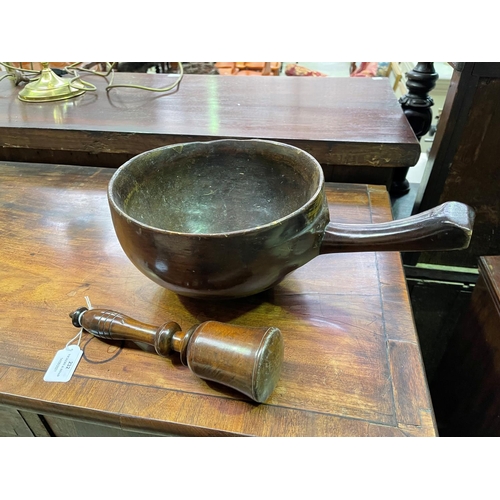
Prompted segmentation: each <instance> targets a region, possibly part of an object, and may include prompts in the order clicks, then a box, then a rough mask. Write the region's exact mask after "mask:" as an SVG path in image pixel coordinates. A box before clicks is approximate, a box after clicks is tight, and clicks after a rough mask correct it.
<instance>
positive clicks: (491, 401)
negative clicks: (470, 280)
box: [431, 256, 500, 436]
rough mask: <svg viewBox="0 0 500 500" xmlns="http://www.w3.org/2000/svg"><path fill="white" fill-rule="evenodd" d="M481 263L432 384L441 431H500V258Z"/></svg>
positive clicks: (450, 433)
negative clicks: (475, 280) (477, 278)
mask: <svg viewBox="0 0 500 500" xmlns="http://www.w3.org/2000/svg"><path fill="white" fill-rule="evenodd" d="M479 262H480V264H479V271H480V276H479V280H478V282H477V285H476V287H475V289H474V292H473V293H472V297H471V300H470V303H469V305H468V308H467V310H466V312H465V315H464V317H463V318H462V321H461V322H460V323H459V325H457V328H456V330H455V332H454V335H453V337H452V338H451V339H450V341H449V344H448V349H447V351H446V353H445V355H444V357H443V360H442V362H441V365H440V366H439V369H438V372H437V374H436V377H435V379H434V381H433V382H432V385H431V392H432V396H433V401H434V407H435V410H436V418H437V421H438V426H439V430H440V434H441V435H443V436H500V257H499V256H495V257H483V258H481V259H480V261H479Z"/></svg>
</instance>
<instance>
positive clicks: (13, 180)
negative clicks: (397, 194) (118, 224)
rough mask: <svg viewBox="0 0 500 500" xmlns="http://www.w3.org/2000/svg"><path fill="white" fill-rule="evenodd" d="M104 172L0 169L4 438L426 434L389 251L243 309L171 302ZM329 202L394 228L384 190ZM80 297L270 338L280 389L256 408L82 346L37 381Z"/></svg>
mask: <svg viewBox="0 0 500 500" xmlns="http://www.w3.org/2000/svg"><path fill="white" fill-rule="evenodd" d="M231 80H240V79H233V78H231ZM241 80H246V79H241ZM262 80H266V81H268V80H272V79H262ZM113 173H114V169H112V168H96V167H83V166H64V165H50V164H34V163H5V162H3V163H1V164H0V177H1V179H2V190H1V191H0V234H1V235H2V245H0V262H1V264H0V279H1V282H2V287H1V288H0V302H1V303H2V306H3V307H2V314H1V315H0V331H1V332H2V334H1V335H0V422H1V425H0V433H1V434H2V435H55V436H74V435H78V436H89V435H90V436H96V435H97V436H98V435H107V436H109V435H115V436H130V435H144V434H148V435H158V434H159V435H183V436H242V435H251V436H434V435H436V427H435V421H434V414H433V409H432V404H431V399H430V396H429V391H428V387H427V382H426V377H425V372H424V368H423V364H422V359H421V354H420V349H419V342H418V338H417V334H416V331H415V327H414V324H413V318H412V312H411V308H410V303H409V299H408V292H407V288H406V283H405V277H404V273H403V269H402V265H401V259H400V255H399V253H397V252H360V253H346V254H330V255H322V256H319V257H317V258H315V259H314V260H313V261H311V262H309V263H308V264H306V265H304V266H303V267H301V268H300V269H298V270H296V271H294V272H293V273H292V274H290V275H289V276H288V277H287V278H286V279H285V280H284V281H283V282H282V283H281V284H279V285H278V286H276V287H275V288H273V289H271V290H269V291H267V292H263V293H261V294H258V295H255V296H252V297H248V298H245V299H237V300H229V301H200V300H195V299H188V298H186V297H180V296H178V295H176V294H175V293H173V292H170V291H168V290H166V289H163V288H161V287H160V286H158V285H156V284H155V283H153V281H151V280H150V279H148V278H147V277H145V276H144V275H143V274H141V273H140V272H139V271H138V270H137V269H136V268H135V267H134V265H133V264H132V263H131V262H130V261H129V260H128V258H127V257H126V256H125V254H124V252H123V251H122V249H121V247H120V245H119V243H118V240H117V238H116V236H115V233H114V230H113V226H112V222H111V216H110V212H109V208H108V203H107V198H106V192H107V185H108V182H109V180H110V178H111V176H112V174H113ZM326 191H327V196H328V202H329V208H330V215H331V219H332V220H335V221H337V222H346V223H347V222H358V223H370V222H384V221H388V220H390V219H391V218H392V214H391V207H390V202H389V197H388V194H387V191H386V189H385V188H384V187H383V186H369V185H359V184H358V185H354V184H334V183H329V184H327V185H326ZM85 296H89V297H90V299H91V301H92V305H93V306H95V307H99V306H101V307H109V308H112V309H115V310H118V311H120V312H122V313H124V314H127V315H129V316H132V317H135V318H137V319H138V320H141V321H144V322H146V323H150V324H156V325H159V324H162V323H164V322H166V321H169V320H171V321H175V322H177V323H178V324H179V325H180V326H181V327H182V328H183V329H185V328H189V327H190V326H192V325H195V324H197V323H200V322H203V321H205V320H208V319H213V320H218V321H222V322H228V323H232V324H240V325H247V326H275V327H278V328H280V329H281V331H282V334H283V337H284V343H285V355H284V363H283V369H282V373H281V378H280V381H279V382H278V385H277V386H276V388H275V391H274V392H273V394H272V395H271V397H270V399H269V400H268V401H267V402H266V403H264V404H260V405H257V404H255V403H253V402H251V401H250V400H248V399H247V398H245V396H242V395H241V394H239V393H237V392H235V391H233V390H231V389H229V388H226V387H223V386H220V385H217V384H214V383H209V382H205V381H204V380H202V379H200V378H198V377H196V376H194V375H193V374H192V373H191V372H190V370H189V369H188V368H187V367H185V366H183V365H181V364H180V362H179V361H178V360H177V358H175V357H173V358H172V359H170V358H161V357H159V356H158V355H156V354H153V353H151V352H147V351H144V350H142V349H140V348H139V347H138V346H137V345H136V344H131V343H125V342H116V341H115V342H106V341H103V340H100V339H97V338H95V337H93V336H91V335H88V334H84V336H83V338H82V341H81V347H82V349H83V351H84V355H83V358H82V360H81V361H80V364H79V365H78V367H77V369H76V372H75V374H74V375H73V377H72V379H71V380H70V381H69V382H67V383H49V382H44V381H43V377H44V374H45V372H46V370H47V368H48V366H49V365H50V363H51V361H52V359H53V357H54V355H55V354H56V352H57V351H58V350H60V349H63V348H64V346H65V345H66V343H67V342H68V341H69V340H70V339H71V338H72V337H73V336H74V335H75V334H76V333H77V330H76V329H75V328H74V327H73V325H72V322H71V318H70V317H69V313H71V312H72V311H74V310H75V309H77V308H79V307H81V306H82V305H85V301H84V297H85Z"/></svg>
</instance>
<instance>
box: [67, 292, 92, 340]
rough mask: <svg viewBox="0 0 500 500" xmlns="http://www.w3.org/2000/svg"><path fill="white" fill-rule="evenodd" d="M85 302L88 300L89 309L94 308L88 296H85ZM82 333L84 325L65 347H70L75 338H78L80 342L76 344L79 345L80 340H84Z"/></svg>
mask: <svg viewBox="0 0 500 500" xmlns="http://www.w3.org/2000/svg"><path fill="white" fill-rule="evenodd" d="M85 302H87V307H88V309H89V310H90V309H92V304H91V302H90V299H89V297H88V296H85ZM82 334H83V327H82V328H80V331H79V332H78V333H77V334H76V335H75V336H74V337H73V338H72V339H71V340H70V341H69V342H68V343H67V344H66V347H65V349H67V348H68V347H69V345H70V344H71V342H73V340H76V339H78V342H77V343H76V345H77V346H78V347H79V346H80V342H81V341H82Z"/></svg>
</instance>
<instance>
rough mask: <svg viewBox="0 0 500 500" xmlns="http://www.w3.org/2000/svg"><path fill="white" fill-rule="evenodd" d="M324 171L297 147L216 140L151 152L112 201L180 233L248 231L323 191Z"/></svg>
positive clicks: (129, 170) (115, 184)
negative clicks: (321, 189)
mask: <svg viewBox="0 0 500 500" xmlns="http://www.w3.org/2000/svg"><path fill="white" fill-rule="evenodd" d="M322 182H323V177H322V173H321V167H320V166H319V164H318V163H317V162H316V160H314V158H312V157H311V156H310V155H309V154H307V153H304V152H302V151H301V150H299V149H297V148H293V147H291V146H287V145H284V144H283V145H282V144H278V143H272V142H266V141H260V142H259V141H213V142H208V143H190V144H185V145H179V146H175V147H174V146H168V147H165V148H159V149H157V150H152V151H148V152H146V153H143V154H141V155H139V156H137V157H135V158H132V159H131V160H130V161H129V162H127V163H126V164H125V165H123V166H122V167H121V168H120V169H119V170H118V171H117V172H116V174H115V176H114V177H113V180H112V187H111V189H110V197H111V199H112V201H113V202H114V203H115V204H116V206H117V207H118V208H119V209H120V210H122V211H123V212H124V213H125V214H127V215H128V216H129V217H131V218H132V219H134V220H135V221H137V222H140V223H142V224H145V225H148V226H151V227H154V228H158V229H163V230H168V231H175V232H180V233H191V234H192V233H196V234H214V233H227V232H233V231H241V230H247V229H251V228H255V227H259V226H262V225H266V224H269V223H272V222H273V221H276V220H278V219H281V218H283V217H286V216H288V215H289V214H291V213H293V212H295V211H296V210H298V209H300V208H301V207H302V206H304V205H305V204H306V203H307V202H308V201H309V200H310V199H311V198H312V197H313V196H314V194H315V193H316V192H317V190H318V188H319V187H320V186H321V185H322Z"/></svg>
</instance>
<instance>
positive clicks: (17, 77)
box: [0, 62, 184, 92]
mask: <svg viewBox="0 0 500 500" xmlns="http://www.w3.org/2000/svg"><path fill="white" fill-rule="evenodd" d="M81 64H82V63H81V62H75V63H72V64H69V65H68V66H66V67H65V68H64V69H65V71H66V72H67V73H69V74H70V75H71V76H72V78H71V80H69V82H68V85H69V86H70V87H72V88H74V89H77V90H84V91H96V90H97V87H96V86H95V85H93V84H91V83H89V82H85V81H84V80H82V79H81V77H80V75H79V73H78V72H83V73H90V74H93V75H96V76H100V77H104V78H106V77H108V76H109V75H110V74H111V80H110V83H109V85H107V87H106V89H105V90H106V92H109V91H110V90H112V89H116V88H132V89H139V90H146V91H149V92H168V91H170V90H172V89H174V88H175V87H178V86H179V85H180V83H181V80H182V78H183V76H184V68H183V66H182V63H181V62H179V63H178V64H179V76H178V78H177V80H176V81H175V82H174V83H173V84H172V85H169V86H168V87H165V88H155V87H145V86H143V85H133V84H127V83H115V84H113V80H114V75H115V71H113V69H114V67H115V66H116V65H117V63H116V62H107V63H106V70H105V71H96V70H92V69H90V68H89V67H81V66H79V65H81ZM0 65H2V66H5V67H6V68H7V71H8V74H6V75H4V76H2V77H1V78H0V81H2V80H3V79H4V78H13V79H14V81H15V85H19V83H21V82H27V83H29V82H32V81H34V80H36V79H37V77H38V75H39V74H40V71H38V70H33V69H31V70H29V69H24V68H22V67H19V68H17V67H15V66H13V65H11V64H10V63H5V62H0ZM28 74H34V75H36V76H35V78H29V76H27V75H28Z"/></svg>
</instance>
